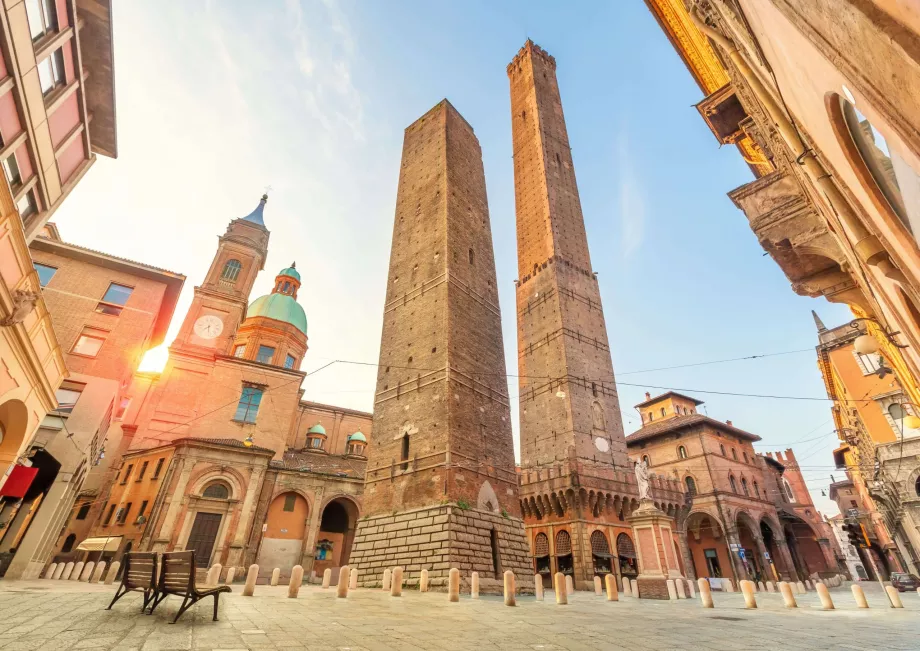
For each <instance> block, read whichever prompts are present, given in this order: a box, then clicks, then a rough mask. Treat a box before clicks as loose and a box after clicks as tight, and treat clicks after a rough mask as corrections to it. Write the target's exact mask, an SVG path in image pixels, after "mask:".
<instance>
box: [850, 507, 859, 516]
mask: <svg viewBox="0 0 920 651" xmlns="http://www.w3.org/2000/svg"><path fill="white" fill-rule="evenodd" d="M858 516H859V509H847V517H848V518H855V517H858Z"/></svg>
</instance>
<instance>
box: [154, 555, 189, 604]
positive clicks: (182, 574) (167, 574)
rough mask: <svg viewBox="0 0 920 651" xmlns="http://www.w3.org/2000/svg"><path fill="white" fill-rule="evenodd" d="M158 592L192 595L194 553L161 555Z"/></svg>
mask: <svg viewBox="0 0 920 651" xmlns="http://www.w3.org/2000/svg"><path fill="white" fill-rule="evenodd" d="M159 590H160V592H168V593H173V594H192V593H193V592H194V591H195V552H194V551H186V552H168V553H165V554H163V567H162V569H161V571H160V584H159Z"/></svg>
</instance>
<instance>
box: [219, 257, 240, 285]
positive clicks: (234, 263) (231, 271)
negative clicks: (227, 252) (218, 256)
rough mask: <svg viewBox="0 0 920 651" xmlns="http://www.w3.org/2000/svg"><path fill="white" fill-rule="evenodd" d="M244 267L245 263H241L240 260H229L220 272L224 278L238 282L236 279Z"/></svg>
mask: <svg viewBox="0 0 920 651" xmlns="http://www.w3.org/2000/svg"><path fill="white" fill-rule="evenodd" d="M242 268H243V265H241V264H240V261H239V260H227V264H225V265H224V270H223V271H221V272H220V277H221V279H222V280H226V281H228V282H231V283H233V282H236V279H237V278H239V277H240V270H241V269H242Z"/></svg>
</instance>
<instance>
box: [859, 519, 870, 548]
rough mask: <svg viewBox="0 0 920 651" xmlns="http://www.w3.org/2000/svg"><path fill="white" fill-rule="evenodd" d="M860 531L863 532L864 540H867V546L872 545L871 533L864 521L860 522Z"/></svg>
mask: <svg viewBox="0 0 920 651" xmlns="http://www.w3.org/2000/svg"><path fill="white" fill-rule="evenodd" d="M859 531H860V533H861V534H862V538H863V540H865V541H866V548H869V547H871V546H872V544H871V543H870V542H869V533H868V532H867V531H866V526H865V525H864V524H863V523H862V522H860V523H859ZM860 542H862V541H860Z"/></svg>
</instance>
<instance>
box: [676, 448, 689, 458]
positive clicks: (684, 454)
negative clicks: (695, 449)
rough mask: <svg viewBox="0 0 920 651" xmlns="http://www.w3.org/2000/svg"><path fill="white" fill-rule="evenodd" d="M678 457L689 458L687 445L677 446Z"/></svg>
mask: <svg viewBox="0 0 920 651" xmlns="http://www.w3.org/2000/svg"><path fill="white" fill-rule="evenodd" d="M677 457H678V458H679V459H686V458H687V448H685V447H684V446H682V445H681V446H678V448H677Z"/></svg>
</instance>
